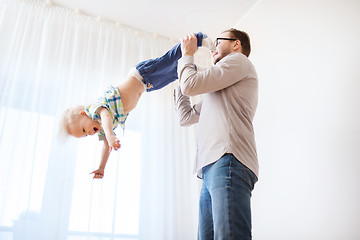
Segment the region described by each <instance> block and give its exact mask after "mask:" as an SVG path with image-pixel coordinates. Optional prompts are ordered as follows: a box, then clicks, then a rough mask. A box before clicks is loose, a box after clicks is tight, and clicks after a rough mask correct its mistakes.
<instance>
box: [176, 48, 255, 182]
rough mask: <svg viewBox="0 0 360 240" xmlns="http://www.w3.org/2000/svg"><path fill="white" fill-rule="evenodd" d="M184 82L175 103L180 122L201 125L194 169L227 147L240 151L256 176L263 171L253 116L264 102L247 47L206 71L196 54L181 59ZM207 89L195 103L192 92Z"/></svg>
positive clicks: (181, 80)
mask: <svg viewBox="0 0 360 240" xmlns="http://www.w3.org/2000/svg"><path fill="white" fill-rule="evenodd" d="M178 76H179V84H180V86H179V88H178V89H176V90H175V105H176V108H177V112H178V115H179V121H180V125H182V126H188V125H191V124H194V123H197V122H198V123H199V125H198V141H197V154H196V160H195V161H196V162H195V169H194V171H195V172H196V173H197V175H198V177H199V178H202V171H201V170H202V168H203V167H204V166H206V165H209V164H211V163H213V162H215V161H217V160H218V159H220V158H221V157H222V156H223V155H224V154H225V153H232V154H234V156H235V157H236V158H237V159H238V160H239V161H240V162H241V163H243V164H244V165H245V166H247V167H248V168H249V169H250V170H252V171H253V172H254V173H255V174H256V176H258V174H259V164H258V159H257V152H256V144H255V137H254V130H253V124H252V121H253V118H254V115H255V111H256V107H257V102H258V78H257V74H256V71H255V68H254V66H253V64H252V63H251V62H250V61H249V59H248V58H247V57H246V56H245V55H243V54H242V53H231V54H229V55H227V56H225V57H224V58H223V59H221V60H220V61H219V62H218V63H217V64H216V65H214V66H212V67H210V68H208V69H206V70H205V71H197V70H196V69H195V67H194V58H193V57H192V56H183V57H182V58H181V59H180V60H179V62H178ZM198 94H205V95H204V98H203V100H202V102H200V103H198V104H195V105H193V106H192V105H191V102H190V99H189V97H188V96H194V95H198Z"/></svg>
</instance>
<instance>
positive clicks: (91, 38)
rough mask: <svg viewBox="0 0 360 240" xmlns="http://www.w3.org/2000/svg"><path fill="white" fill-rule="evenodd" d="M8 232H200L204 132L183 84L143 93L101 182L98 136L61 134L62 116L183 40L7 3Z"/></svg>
mask: <svg viewBox="0 0 360 240" xmlns="http://www.w3.org/2000/svg"><path fill="white" fill-rule="evenodd" d="M0 36H1V37H0V169H1V170H2V174H0V239H2V240H12V239H22V240H23V239H37V240H38V239H47V240H48V239H66V240H75V239H76V240H78V239H92V240H105V239H117V240H125V239H156V240H161V239H164V240H165V239H166V240H168V239H195V236H196V229H197V200H198V180H197V179H196V177H195V176H194V175H193V173H192V167H193V165H192V164H193V152H194V147H195V137H194V134H193V130H194V129H192V128H190V129H184V128H180V127H179V126H178V124H177V120H176V117H175V116H176V114H175V111H174V105H173V102H172V100H173V96H172V91H173V88H174V86H175V85H176V83H174V84H171V85H170V86H168V87H166V88H164V89H162V90H160V91H157V92H154V93H151V94H144V96H143V97H142V99H141V100H140V102H139V104H138V107H137V108H136V109H135V110H134V111H133V112H132V113H131V114H130V115H129V117H128V120H127V123H126V130H125V132H124V134H123V133H122V132H121V131H120V130H119V131H118V132H117V135H118V136H119V137H120V138H121V143H122V148H121V149H120V151H117V152H113V153H112V154H111V157H110V159H109V161H108V165H107V168H106V172H105V178H104V179H103V180H93V179H92V178H91V175H90V174H89V173H90V172H91V171H93V170H95V169H97V167H98V165H99V161H100V151H101V145H102V143H101V142H99V141H98V140H97V137H89V138H86V139H81V140H79V139H73V138H70V139H69V140H68V142H67V143H66V144H64V145H61V144H59V142H58V141H57V136H56V135H57V121H58V117H59V115H60V114H61V113H62V112H63V111H64V110H65V109H66V108H67V107H69V106H72V105H75V104H86V103H89V102H91V101H93V100H95V99H96V98H97V97H98V96H100V95H101V93H102V92H103V91H104V90H105V89H106V87H107V86H108V85H116V84H118V83H119V82H121V81H122V79H124V78H125V76H126V75H127V72H128V71H129V69H130V68H131V67H133V66H134V65H135V64H136V63H138V62H139V61H142V60H145V59H148V58H154V57H158V56H160V55H162V54H163V53H165V52H166V51H167V50H168V49H169V48H171V47H172V46H173V45H174V43H173V42H171V41H169V40H168V39H164V38H159V37H157V38H155V37H154V36H153V35H152V34H146V33H141V32H136V31H134V30H132V29H128V28H124V27H117V26H115V24H113V23H110V22H106V21H103V22H102V21H100V22H98V21H96V20H95V19H94V18H93V17H90V16H85V15H79V14H75V13H74V12H73V11H71V10H69V9H64V8H61V7H57V6H50V7H47V6H46V5H45V4H44V3H43V2H42V1H39V0H22V1H21V0H0Z"/></svg>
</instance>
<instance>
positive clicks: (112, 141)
mask: <svg viewBox="0 0 360 240" xmlns="http://www.w3.org/2000/svg"><path fill="white" fill-rule="evenodd" d="M106 139H107V141H108V144H109V148H110V149H109V152H111V151H112V150H113V149H114V150H115V151H116V150H118V149H119V148H120V147H121V144H120V140H119V139H118V138H117V137H116V136H115V135H111V136H106Z"/></svg>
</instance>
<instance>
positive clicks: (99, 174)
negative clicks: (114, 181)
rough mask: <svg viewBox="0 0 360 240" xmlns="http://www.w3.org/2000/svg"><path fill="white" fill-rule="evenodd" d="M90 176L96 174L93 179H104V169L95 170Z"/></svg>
mask: <svg viewBox="0 0 360 240" xmlns="http://www.w3.org/2000/svg"><path fill="white" fill-rule="evenodd" d="M90 174H94V177H93V179H102V178H103V177H104V169H102V168H99V169H98V170H95V171H93V172H91V173H90Z"/></svg>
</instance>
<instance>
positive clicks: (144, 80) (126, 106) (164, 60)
mask: <svg viewBox="0 0 360 240" xmlns="http://www.w3.org/2000/svg"><path fill="white" fill-rule="evenodd" d="M195 35H196V37H197V45H198V47H200V46H205V47H208V48H209V49H210V50H214V49H215V46H214V44H213V43H212V41H211V40H210V39H209V38H207V36H206V35H203V34H202V33H201V32H199V33H197V34H195ZM181 55H182V53H181V46H180V43H179V44H177V45H176V46H174V47H173V48H172V49H170V50H169V51H168V52H167V53H165V54H164V55H163V56H162V57H159V58H156V59H150V60H146V61H143V62H141V63H139V64H137V65H136V67H135V68H133V69H132V70H131V71H130V73H129V75H128V77H127V79H126V80H125V81H124V82H123V83H121V84H120V85H118V86H117V87H113V86H110V87H109V88H108V90H107V91H106V92H105V94H104V96H102V97H100V98H99V99H98V100H97V102H95V103H92V104H90V105H88V106H76V107H72V108H68V109H67V110H66V111H65V112H64V114H63V117H62V119H61V121H60V128H59V132H60V134H62V135H64V134H66V135H72V136H74V137H76V138H80V137H86V136H89V135H94V134H96V133H97V134H98V135H99V140H103V142H104V145H103V149H102V153H101V161H100V166H99V168H98V169H97V170H95V171H93V172H92V173H93V174H94V178H96V179H98V178H103V176H104V169H105V166H106V163H107V160H108V158H109V155H110V152H111V150H112V149H114V150H118V149H119V148H120V146H121V145H120V141H119V139H118V138H117V137H116V136H115V134H114V132H113V130H114V129H115V128H116V127H117V126H118V125H120V126H121V127H122V128H123V129H124V127H125V121H126V118H127V116H128V114H129V112H130V111H131V110H133V109H134V108H135V107H136V104H137V103H138V101H139V99H140V97H141V95H142V94H143V93H144V92H145V91H147V92H151V91H154V90H157V89H160V88H163V87H165V86H166V85H168V84H169V83H171V82H173V81H175V80H176V79H177V78H178V77H177V63H178V60H179V59H180V58H181Z"/></svg>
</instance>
